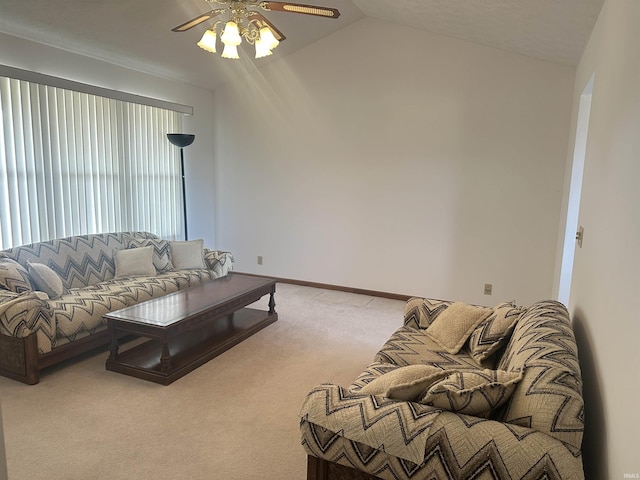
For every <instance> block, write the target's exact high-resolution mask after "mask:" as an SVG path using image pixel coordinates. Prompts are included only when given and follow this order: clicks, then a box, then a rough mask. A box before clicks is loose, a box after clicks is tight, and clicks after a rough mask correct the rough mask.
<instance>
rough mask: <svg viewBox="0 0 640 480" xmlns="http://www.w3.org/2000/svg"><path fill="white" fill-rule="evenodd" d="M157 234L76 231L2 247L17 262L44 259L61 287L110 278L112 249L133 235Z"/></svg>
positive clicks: (76, 285)
mask: <svg viewBox="0 0 640 480" xmlns="http://www.w3.org/2000/svg"><path fill="white" fill-rule="evenodd" d="M134 238H138V239H144V238H157V237H156V236H155V235H153V234H150V233H147V232H116V233H98V234H89V235H77V236H73V237H67V238H61V239H56V240H49V241H46V242H39V243H33V244H31V245H23V246H20V247H15V248H12V249H9V250H6V253H7V254H8V255H9V256H11V258H14V259H15V260H16V261H17V262H18V263H20V264H22V265H26V264H27V262H28V261H30V262H32V263H36V262H37V263H44V264H45V265H48V266H49V267H50V268H51V269H52V270H53V271H54V272H56V273H57V274H58V275H59V276H60V279H61V280H62V284H63V286H64V288H65V289H69V288H81V287H87V286H89V285H95V284H96V283H99V282H102V281H105V280H110V279H112V278H113V277H114V274H115V261H114V251H115V250H116V249H124V248H127V246H128V244H129V242H130V241H131V240H132V239H134Z"/></svg>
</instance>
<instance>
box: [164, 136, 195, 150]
mask: <svg viewBox="0 0 640 480" xmlns="http://www.w3.org/2000/svg"><path fill="white" fill-rule="evenodd" d="M167 138H168V139H169V141H170V142H171V143H172V144H173V145H175V146H176V147H180V148H184V147H188V146H189V145H191V144H192V143H193V141H194V140H195V138H196V136H195V135H190V134H188V133H167Z"/></svg>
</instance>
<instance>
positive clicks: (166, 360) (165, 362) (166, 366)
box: [160, 340, 171, 373]
mask: <svg viewBox="0 0 640 480" xmlns="http://www.w3.org/2000/svg"><path fill="white" fill-rule="evenodd" d="M170 369H171V354H170V353H169V344H168V343H167V341H166V340H165V341H164V342H162V355H161V356H160V370H161V371H162V372H165V373H166V372H168V371H169V370H170Z"/></svg>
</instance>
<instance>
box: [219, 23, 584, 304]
mask: <svg viewBox="0 0 640 480" xmlns="http://www.w3.org/2000/svg"><path fill="white" fill-rule="evenodd" d="M381 35H382V36H383V37H384V41H381ZM574 75H575V70H574V69H573V68H569V67H563V66H560V65H556V64H552V63H548V62H542V61H538V60H534V59H531V58H527V57H524V56H520V55H515V54H511V53H507V52H503V51H500V50H496V49H491V48H488V47H483V46H479V45H475V44H471V43H468V42H464V41H459V40H455V39H452V38H449V37H443V36H438V35H432V34H429V33H426V32H422V31H419V30H416V29H412V28H405V27H401V26H396V25H393V24H388V23H383V22H380V21H378V20H375V19H370V18H367V19H363V20H361V21H359V22H357V23H355V24H353V25H351V26H349V28H347V29H343V30H341V31H339V32H337V33H336V34H334V35H332V36H330V37H327V38H325V39H323V40H321V41H319V42H316V43H315V44H312V45H311V46H309V47H307V48H305V49H303V50H301V51H299V52H297V53H295V54H293V55H290V56H288V57H287V58H286V59H284V60H281V61H278V62H274V63H273V64H271V65H270V66H269V67H267V68H264V69H262V70H261V71H259V72H254V74H253V75H252V78H251V80H249V81H243V80H242V79H241V78H238V79H236V80H235V81H234V82H232V83H231V84H230V85H229V86H227V87H225V88H220V89H217V90H216V92H215V107H216V108H215V110H216V119H215V124H216V141H215V148H216V151H215V152H216V162H217V169H216V171H217V178H216V191H217V197H216V198H217V204H218V207H219V208H218V210H217V212H216V218H217V225H218V230H217V243H218V244H219V245H221V246H222V247H224V248H229V249H230V250H232V251H233V253H234V255H235V258H236V270H238V271H243V272H253V273H262V274H269V275H275V276H280V277H285V278H294V279H300V280H307V281H313V282H321V283H330V284H336V285H344V286H349V287H357V288H364V289H372V290H379V291H386V292H396V293H403V294H415V295H428V296H431V297H437V298H448V299H460V300H466V301H472V302H478V303H485V304H493V303H497V302H499V301H502V300H505V299H516V300H517V301H519V302H521V303H530V302H533V301H535V300H540V299H542V298H549V297H551V295H552V290H553V280H554V260H555V251H556V239H557V237H558V225H559V223H560V210H561V201H562V187H563V177H564V167H565V158H566V152H567V143H568V137H569V127H570V123H571V122H570V121H571V100H572V97H571V92H572V89H573V82H574ZM258 255H262V256H263V257H264V265H262V266H258V265H257V261H256V260H257V256H258ZM484 283H492V284H493V288H494V294H493V296H491V297H487V296H484V295H483V293H482V292H483V285H484Z"/></svg>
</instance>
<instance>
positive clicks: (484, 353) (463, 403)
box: [300, 298, 584, 480]
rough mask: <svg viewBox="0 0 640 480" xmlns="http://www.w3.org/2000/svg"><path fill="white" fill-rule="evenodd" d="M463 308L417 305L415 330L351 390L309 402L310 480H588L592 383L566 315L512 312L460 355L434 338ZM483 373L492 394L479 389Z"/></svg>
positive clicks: (398, 336)
mask: <svg viewBox="0 0 640 480" xmlns="http://www.w3.org/2000/svg"><path fill="white" fill-rule="evenodd" d="M453 305H454V303H452V302H447V301H437V300H430V299H424V298H413V299H411V300H409V301H408V302H407V304H406V309H405V319H404V326H402V327H400V328H399V329H398V330H397V331H396V332H395V333H394V334H393V335H392V336H391V338H390V339H389V340H388V341H387V342H386V344H385V345H384V346H383V348H382V350H380V352H378V354H377V355H376V356H375V358H374V361H373V363H372V364H371V365H369V366H368V367H367V368H366V369H365V370H364V372H363V373H362V374H361V375H360V376H359V377H358V378H357V379H356V380H355V381H354V383H353V384H352V385H351V386H350V387H349V388H343V387H340V386H338V385H334V384H330V383H329V384H323V385H318V386H317V387H315V388H314V389H313V390H312V391H311V392H310V393H309V394H308V396H307V397H306V399H305V401H304V404H303V406H302V410H301V422H300V428H301V436H302V445H303V447H304V448H305V450H306V452H307V454H308V467H307V468H308V470H307V478H308V480H311V479H313V480H326V479H376V478H382V479H388V480H391V479H393V480H398V479H420V480H433V479H438V480H444V479H480V478H482V479H546V480H550V479H571V480H579V479H583V478H584V472H583V465H582V455H581V444H582V435H583V430H584V403H583V399H582V377H581V373H580V367H579V364H578V352H577V347H576V342H575V338H574V334H573V330H572V328H571V324H570V320H569V315H568V312H567V310H566V308H565V307H564V306H563V305H562V304H560V303H558V302H555V301H541V302H537V303H535V304H533V305H532V306H530V307H529V308H520V307H516V306H515V305H513V304H501V305H499V306H496V307H494V308H493V309H492V310H491V312H490V313H489V316H488V317H486V316H485V317H484V318H479V320H480V323H476V324H475V325H474V326H473V327H472V328H473V331H472V333H471V334H470V335H469V336H468V339H467V340H465V341H466V343H464V345H463V346H462V347H461V348H460V350H459V351H458V352H457V353H451V351H453V350H455V348H453V350H452V349H451V348H450V347H451V345H447V346H446V348H445V347H443V345H442V344H441V343H439V342H437V341H435V338H437V335H436V337H434V335H433V334H431V335H430V334H428V332H429V330H430V327H431V329H436V328H439V327H436V320H437V319H438V317H439V316H440V315H442V314H443V313H444V312H446V310H447V309H449V308H452V306H453ZM447 317H451V315H448V316H447ZM442 319H445V316H443V317H442ZM447 321H448V322H450V318H447ZM450 323H451V322H450ZM440 324H442V322H440ZM451 324H452V323H451ZM440 326H442V325H440ZM452 328H453V327H452ZM466 333H469V330H467V331H466ZM466 333H465V335H466ZM439 340H441V339H439ZM420 371H421V372H420ZM480 372H484V373H480ZM489 372H491V374H495V372H499V375H504V376H506V377H508V381H506V382H504V381H503V382H502V384H501V383H500V378H496V377H495V376H491V375H490V374H489ZM416 373H418V375H416ZM478 373H480V376H485V377H486V378H487V383H488V384H489V385H486V384H485V386H484V387H478V386H477V385H478V384H479V383H478V382H473V381H471V380H473V377H474V376H475V377H478V375H475V374H478ZM407 375H408V376H407ZM420 375H422V378H421V377H420ZM425 378H426V379H425ZM465 379H466V380H469V381H470V383H468V384H465ZM503 380H504V379H503ZM493 381H495V382H496V383H492V382H493ZM374 382H375V383H374ZM480 383H482V382H480ZM505 385H506V386H505ZM485 387H487V388H485ZM381 391H383V392H384V393H380V392H381ZM474 395H476V396H475V397H474ZM391 397H393V398H391ZM472 399H473V400H472ZM478 406H480V408H479V411H478ZM470 407H473V408H470Z"/></svg>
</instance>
